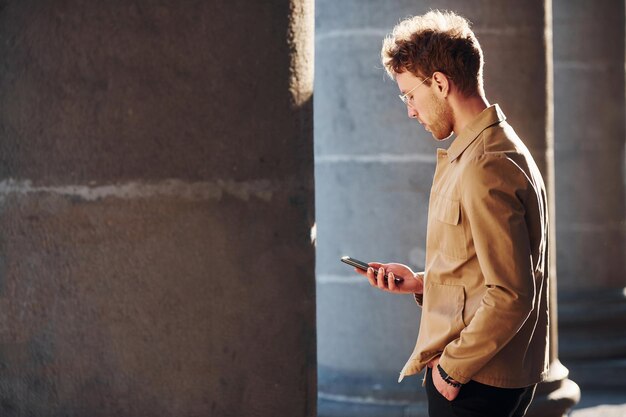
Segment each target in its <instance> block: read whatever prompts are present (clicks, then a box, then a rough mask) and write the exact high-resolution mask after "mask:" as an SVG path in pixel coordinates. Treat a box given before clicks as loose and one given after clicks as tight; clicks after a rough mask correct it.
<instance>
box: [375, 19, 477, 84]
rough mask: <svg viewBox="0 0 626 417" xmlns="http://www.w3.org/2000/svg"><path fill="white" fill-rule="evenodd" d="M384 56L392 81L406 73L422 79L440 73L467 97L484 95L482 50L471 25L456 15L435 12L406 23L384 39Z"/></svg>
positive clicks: (382, 53) (401, 23) (399, 24)
mask: <svg viewBox="0 0 626 417" xmlns="http://www.w3.org/2000/svg"><path fill="white" fill-rule="evenodd" d="M380 54H381V58H382V63H383V65H384V66H385V70H386V71H387V74H388V75H389V76H390V77H391V78H392V79H395V75H396V74H400V73H402V72H404V71H409V72H410V73H412V74H413V75H415V76H417V77H422V78H428V77H430V76H431V75H432V74H433V73H434V72H435V71H440V72H442V73H444V74H446V75H447V76H448V77H450V78H451V79H452V80H453V82H454V84H455V85H456V86H457V88H458V89H459V90H460V91H461V93H462V94H463V95H465V96H473V95H476V94H484V92H483V63H484V61H483V52H482V49H481V48H480V44H479V43H478V39H476V36H475V35H474V32H472V30H471V29H470V22H469V21H468V20H467V19H465V18H463V17H461V16H459V15H457V14H455V13H453V12H448V11H443V12H442V11H439V10H431V11H430V12H428V13H426V14H425V15H423V16H414V17H409V18H406V19H404V20H402V21H401V22H400V23H398V24H397V25H396V27H394V28H393V31H392V32H391V33H390V34H389V35H387V36H386V37H385V39H384V40H383V47H382V50H381V53H380ZM426 84H427V85H430V80H428V81H427V82H426Z"/></svg>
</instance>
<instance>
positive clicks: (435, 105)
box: [396, 71, 454, 140]
mask: <svg viewBox="0 0 626 417" xmlns="http://www.w3.org/2000/svg"><path fill="white" fill-rule="evenodd" d="M423 81H424V79H423V78H421V77H416V76H415V75H413V74H411V73H410V72H408V71H405V72H402V73H400V74H396V82H397V83H398V88H400V94H403V95H404V94H406V93H407V92H408V95H407V96H406V100H407V101H406V108H407V112H408V116H409V117H410V118H411V119H417V121H418V122H419V123H420V124H421V125H423V126H424V128H425V129H426V130H427V131H428V132H430V133H431V134H432V135H433V137H434V138H435V139H436V140H444V139H447V138H449V137H450V136H451V135H452V128H453V121H454V118H453V116H452V109H451V108H450V106H449V104H448V102H447V101H446V100H445V99H443V97H440V94H438V91H437V90H436V89H437V88H438V86H437V84H436V83H435V82H434V81H433V80H432V78H431V79H430V81H431V84H430V86H428V85H426V83H423ZM420 83H421V84H420Z"/></svg>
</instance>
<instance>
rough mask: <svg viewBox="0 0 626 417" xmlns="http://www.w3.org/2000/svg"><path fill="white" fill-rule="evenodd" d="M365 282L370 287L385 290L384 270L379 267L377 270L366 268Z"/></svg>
mask: <svg viewBox="0 0 626 417" xmlns="http://www.w3.org/2000/svg"><path fill="white" fill-rule="evenodd" d="M367 280H368V281H369V282H370V285H371V286H372V287H378V288H380V289H381V290H386V289H387V285H386V284H385V269H384V268H383V267H379V268H378V269H377V270H376V269H374V268H373V267H371V266H370V267H369V268H367Z"/></svg>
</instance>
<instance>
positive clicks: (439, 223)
mask: <svg viewBox="0 0 626 417" xmlns="http://www.w3.org/2000/svg"><path fill="white" fill-rule="evenodd" d="M432 198H434V199H435V201H434V204H433V213H432V214H433V216H434V218H435V220H436V226H435V227H436V230H434V231H433V232H434V233H435V236H436V241H437V243H438V247H437V249H438V250H439V252H440V253H442V254H443V255H445V256H448V257H450V258H454V259H467V241H466V238H465V230H464V224H463V221H462V217H461V202H460V201H459V200H454V199H451V198H448V197H447V196H444V195H440V194H433V196H432Z"/></svg>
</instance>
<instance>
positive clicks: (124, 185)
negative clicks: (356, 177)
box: [0, 0, 316, 416]
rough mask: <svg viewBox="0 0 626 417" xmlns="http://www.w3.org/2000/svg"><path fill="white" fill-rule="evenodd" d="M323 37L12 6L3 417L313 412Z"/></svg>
mask: <svg viewBox="0 0 626 417" xmlns="http://www.w3.org/2000/svg"><path fill="white" fill-rule="evenodd" d="M312 31H313V16H312V0H301V1H295V0H294V1H292V2H288V1H283V2H271V3H267V2H246V3H245V4H241V3H237V2H231V3H228V2H218V3H215V2H199V1H195V2H177V1H171V0H167V1H155V2H139V3H137V2H125V1H107V2H93V1H80V0H66V1H62V0H58V1H53V0H48V1H35V0H30V1H24V0H21V1H3V2H1V3H0V56H2V59H1V60H0V180H1V182H0V369H1V371H0V414H1V415H3V416H18V415H20V416H21V415H36V416H60V415H63V416H111V415H124V416H146V415H159V416H168V415H172V416H207V415H210V416H279V415H285V416H287V415H289V416H313V415H315V400H314V399H315V389H316V386H315V358H316V354H315V329H314V326H315V297H314V291H315V288H314V252H313V247H312V245H311V242H310V227H311V226H312V224H313V217H314V215H313V166H312V159H313V149H312V116H311V112H312V97H311V86H312V68H311V66H312V45H311V42H309V40H310V38H311V36H312Z"/></svg>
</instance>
